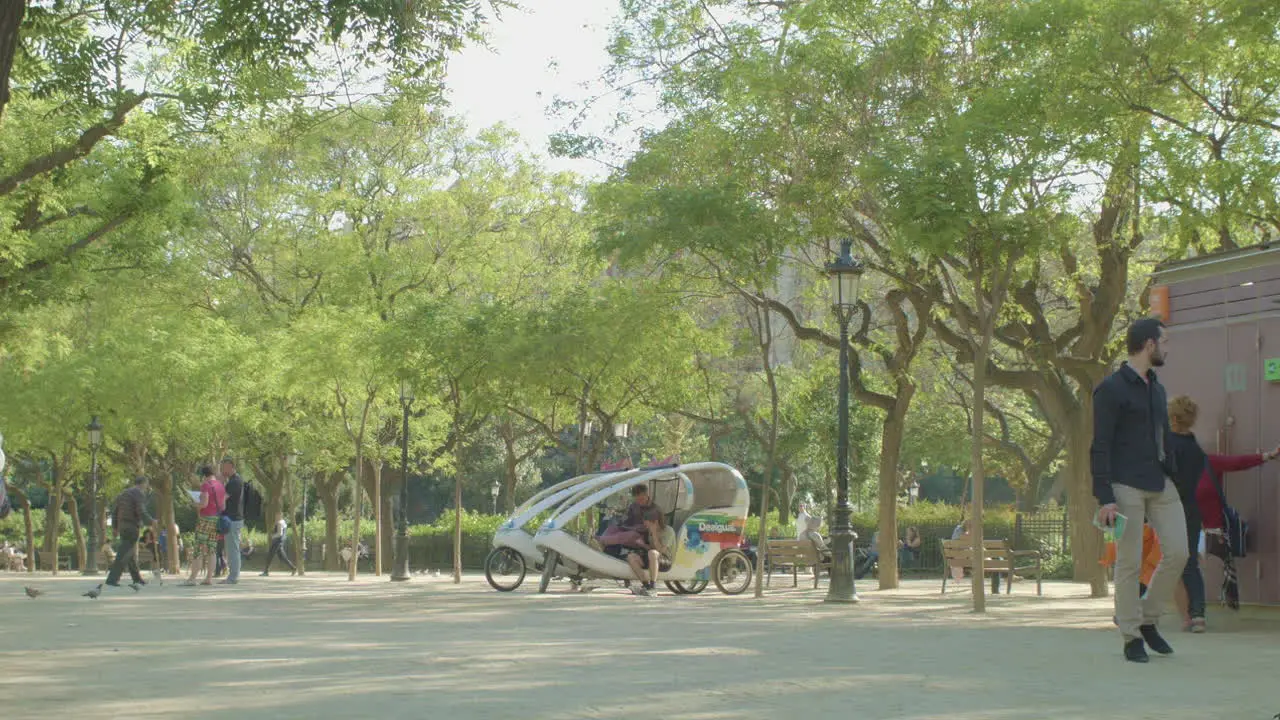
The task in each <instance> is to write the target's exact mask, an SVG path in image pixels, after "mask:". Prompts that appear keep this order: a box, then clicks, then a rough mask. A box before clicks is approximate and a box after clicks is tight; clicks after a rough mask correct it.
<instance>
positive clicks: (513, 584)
mask: <svg viewBox="0 0 1280 720" xmlns="http://www.w3.org/2000/svg"><path fill="white" fill-rule="evenodd" d="M526 572H527V568H526V567H525V562H524V555H522V554H521V553H520V551H519V550H516V549H515V548H509V547H497V548H494V549H492V550H490V551H489V556H488V557H486V558H485V559H484V578H485V579H486V580H488V581H489V584H490V585H491V586H493V589H494V590H497V591H498V592H511V591H512V590H515V589H516V588H518V587H520V585H521V584H522V583H523V582H524V576H525V573H526Z"/></svg>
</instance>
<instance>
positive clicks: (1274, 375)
mask: <svg viewBox="0 0 1280 720" xmlns="http://www.w3.org/2000/svg"><path fill="white" fill-rule="evenodd" d="M1262 376H1263V377H1264V378H1266V380H1267V382H1280V358H1268V359H1267V360H1265V361H1263V363H1262Z"/></svg>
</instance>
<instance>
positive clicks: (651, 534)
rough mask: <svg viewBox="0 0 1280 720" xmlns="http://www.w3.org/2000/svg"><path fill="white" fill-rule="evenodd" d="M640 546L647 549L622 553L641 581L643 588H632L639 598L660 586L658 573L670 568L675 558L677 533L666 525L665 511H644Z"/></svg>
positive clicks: (653, 509)
mask: <svg viewBox="0 0 1280 720" xmlns="http://www.w3.org/2000/svg"><path fill="white" fill-rule="evenodd" d="M641 543H642V544H643V545H644V546H645V547H641V548H635V547H624V548H623V550H624V552H625V553H626V558H627V564H628V565H630V566H631V572H633V573H635V576H636V579H637V580H639V581H640V588H639V589H638V590H637V589H635V588H632V591H633V592H635V593H636V594H637V595H649V594H651V593H653V591H654V588H655V587H656V586H657V584H658V572H659V571H662V572H666V571H668V570H670V569H671V559H672V558H673V557H675V547H676V533H675V531H674V530H672V529H671V527H670V526H669V525H667V523H666V519H665V518H664V517H663V516H662V511H661V510H659V509H658V508H656V507H651V508H649V510H648V511H646V512H645V515H644V532H643V533H641ZM646 575H647V579H646Z"/></svg>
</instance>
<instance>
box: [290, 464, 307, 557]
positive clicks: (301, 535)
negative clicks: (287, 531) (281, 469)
mask: <svg viewBox="0 0 1280 720" xmlns="http://www.w3.org/2000/svg"><path fill="white" fill-rule="evenodd" d="M301 458H302V456H301V455H300V454H299V453H298V451H297V450H294V451H293V452H291V453H289V471H290V472H292V473H293V477H294V479H295V480H297V481H298V493H299V494H300V495H301V496H302V497H301V512H300V513H299V514H298V523H297V524H298V527H297V528H296V530H295V532H294V534H293V536H294V540H293V560H294V562H293V565H294V567H296V568H298V574H299V575H306V574H307V562H306V555H305V554H304V553H305V552H306V544H307V484H306V480H304V479H303V476H302V473H301V472H299V471H298V461H299V460H300V459H301ZM295 505H298V503H295ZM294 509H295V510H297V509H299V508H298V507H295V508H294Z"/></svg>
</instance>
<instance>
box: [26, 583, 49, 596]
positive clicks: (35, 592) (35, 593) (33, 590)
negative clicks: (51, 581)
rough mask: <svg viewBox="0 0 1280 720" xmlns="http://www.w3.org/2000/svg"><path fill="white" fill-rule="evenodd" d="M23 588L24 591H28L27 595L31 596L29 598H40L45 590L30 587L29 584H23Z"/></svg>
mask: <svg viewBox="0 0 1280 720" xmlns="http://www.w3.org/2000/svg"><path fill="white" fill-rule="evenodd" d="M22 589H23V591H24V592H26V593H27V597H29V598H38V597H40V596H41V595H43V594H44V591H43V590H38V589H36V588H33V587H29V586H27V585H23V586H22Z"/></svg>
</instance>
